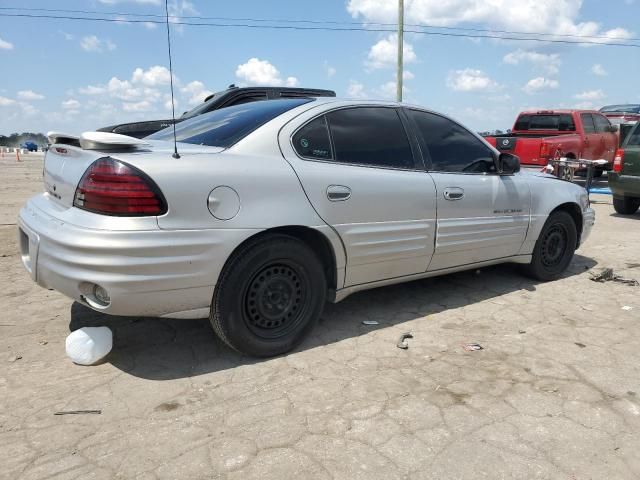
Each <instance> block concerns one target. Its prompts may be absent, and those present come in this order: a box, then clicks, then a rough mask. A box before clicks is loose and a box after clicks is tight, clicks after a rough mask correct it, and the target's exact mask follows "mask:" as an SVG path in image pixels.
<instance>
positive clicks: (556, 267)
mask: <svg viewBox="0 0 640 480" xmlns="http://www.w3.org/2000/svg"><path fill="white" fill-rule="evenodd" d="M577 240H578V233H577V229H576V224H575V222H574V221H573V218H572V217H571V215H569V214H568V213H567V212H563V211H559V212H555V213H552V214H551V215H550V216H549V218H548V219H547V221H546V222H545V224H544V227H542V231H541V232H540V236H539V237H538V240H537V241H536V246H535V248H534V250H533V258H532V259H531V263H530V264H529V265H527V267H526V273H527V274H528V275H529V276H531V277H533V278H535V279H537V280H542V281H545V282H546V281H549V280H555V279H557V278H559V277H560V275H562V273H563V272H564V271H565V270H566V269H567V267H568V266H569V264H570V263H571V259H572V258H573V253H574V252H575V250H576V247H577Z"/></svg>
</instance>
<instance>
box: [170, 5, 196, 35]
mask: <svg viewBox="0 0 640 480" xmlns="http://www.w3.org/2000/svg"><path fill="white" fill-rule="evenodd" d="M199 13H200V12H198V10H196V8H195V7H194V6H193V3H191V2H190V1H189V0H169V22H171V23H174V24H175V23H176V22H178V21H180V20H181V17H183V16H185V15H199ZM173 28H174V29H175V30H176V31H177V32H180V33H182V31H183V30H184V26H183V25H174V26H173Z"/></svg>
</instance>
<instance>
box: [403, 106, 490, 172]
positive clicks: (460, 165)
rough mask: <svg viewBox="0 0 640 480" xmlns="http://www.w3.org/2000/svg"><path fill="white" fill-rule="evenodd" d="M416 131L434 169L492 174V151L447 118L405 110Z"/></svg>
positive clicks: (438, 170) (437, 170)
mask: <svg viewBox="0 0 640 480" xmlns="http://www.w3.org/2000/svg"><path fill="white" fill-rule="evenodd" d="M407 113H408V115H409V117H410V118H411V119H412V120H413V121H414V123H415V125H416V128H417V130H418V135H419V137H420V138H419V140H420V145H421V148H422V149H423V151H426V152H428V153H429V156H430V157H431V170H432V171H436V172H464V173H492V172H495V171H496V167H495V163H494V153H493V151H492V150H491V149H489V148H488V147H487V146H486V145H484V144H483V143H482V142H481V141H480V140H478V139H477V138H476V137H475V136H474V135H473V134H471V133H470V132H469V131H467V130H466V129H465V128H463V127H461V126H460V125H458V124H457V123H455V122H453V121H451V120H449V119H448V118H445V117H441V116H440V115H435V114H433V113H428V112H422V111H419V110H407Z"/></svg>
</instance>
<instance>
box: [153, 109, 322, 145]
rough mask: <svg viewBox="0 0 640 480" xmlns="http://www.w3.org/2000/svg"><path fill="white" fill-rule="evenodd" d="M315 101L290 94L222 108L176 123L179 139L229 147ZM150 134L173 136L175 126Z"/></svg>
mask: <svg viewBox="0 0 640 480" xmlns="http://www.w3.org/2000/svg"><path fill="white" fill-rule="evenodd" d="M311 101H312V100H311V99H309V98H287V99H280V100H268V101H265V102H251V103H244V104H241V105H234V106H232V107H227V108H221V109H220V110H214V111H213V112H209V113H204V114H202V115H198V116H197V117H193V118H191V119H189V120H185V121H184V122H180V123H176V139H177V141H178V142H184V143H192V144H194V145H208V146H210V147H223V148H227V147H230V146H231V145H233V144H234V143H236V142H238V141H240V140H242V139H243V138H244V137H246V136H247V135H249V134H250V133H251V132H253V131H254V130H255V129H256V128H258V127H260V126H261V125H264V124H265V123H267V122H268V121H270V120H273V119H274V118H276V117H277V116H279V115H281V114H283V113H284V112H286V111H288V110H291V109H292V108H295V107H298V106H300V105H304V104H305V103H308V102H311ZM146 138H148V139H150V140H173V127H167V128H165V129H163V130H160V131H159V132H156V133H154V134H153V135H149V136H148V137H146Z"/></svg>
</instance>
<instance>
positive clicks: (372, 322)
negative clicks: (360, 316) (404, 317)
mask: <svg viewBox="0 0 640 480" xmlns="http://www.w3.org/2000/svg"><path fill="white" fill-rule="evenodd" d="M362 324H363V325H380V323H379V322H377V321H375V320H363V321H362Z"/></svg>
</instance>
